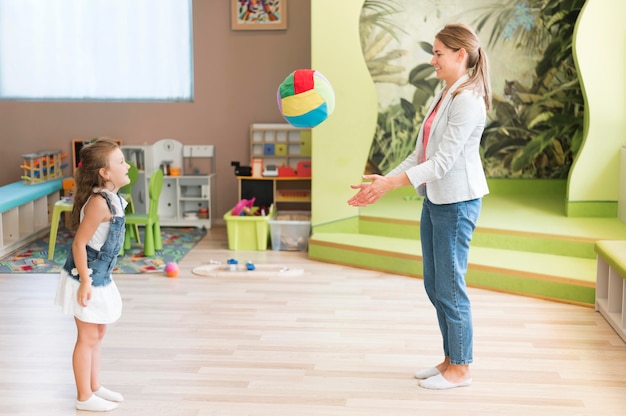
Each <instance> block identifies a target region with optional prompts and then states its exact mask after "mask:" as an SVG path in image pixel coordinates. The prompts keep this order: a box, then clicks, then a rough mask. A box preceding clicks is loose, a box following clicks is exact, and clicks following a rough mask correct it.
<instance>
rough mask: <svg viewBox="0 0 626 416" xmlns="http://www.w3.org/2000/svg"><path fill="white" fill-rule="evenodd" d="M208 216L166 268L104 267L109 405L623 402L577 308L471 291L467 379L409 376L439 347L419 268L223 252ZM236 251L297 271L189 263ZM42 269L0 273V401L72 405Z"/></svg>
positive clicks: (71, 334)
mask: <svg viewBox="0 0 626 416" xmlns="http://www.w3.org/2000/svg"><path fill="white" fill-rule="evenodd" d="M225 235H226V234H225V229H224V228H214V229H212V230H210V231H209V233H208V234H207V236H206V237H205V239H204V240H203V241H202V242H200V243H199V244H198V246H196V248H194V249H193V250H192V251H191V252H190V253H189V254H188V255H187V256H186V257H185V258H184V259H183V261H181V263H180V266H181V275H180V276H179V277H178V278H166V277H165V276H163V275H157V274H148V275H119V276H118V275H116V282H117V284H118V286H119V288H120V291H121V292H122V296H123V299H124V305H125V309H124V313H123V316H122V318H121V319H120V320H119V321H118V322H117V323H115V324H113V325H111V326H110V327H109V332H108V334H107V336H106V338H105V343H104V351H103V359H104V360H103V369H102V379H103V382H104V383H105V385H107V386H108V387H109V388H111V389H115V390H118V391H120V392H122V393H123V394H124V395H125V398H126V401H125V402H124V403H122V404H121V405H120V407H119V408H118V409H117V410H115V411H114V412H112V413H113V414H116V415H118V416H122V415H132V416H138V415H139V416H140V415H150V416H157V415H180V416H192V415H193V416H196V415H198V416H200V415H202V416H217V415H224V416H226V415H228V416H240V415H255V416H265V415H267V416H270V415H271V416H287V415H289V416H291V415H298V416H303V415H304V416H308V415H311V416H312V415H315V416H318V415H319V416H321V415H324V416H329V415H330V416H332V415H338V416H347V415H351V416H352V415H354V416H356V415H358V416H367V415H375V416H381V415H394V416H404V415H407V416H408V415H411V416H414V415H499V416H502V415H505V416H514V415H524V416H527V415H533V416H538V415H568V416H570V415H623V414H626V410H625V409H626V345H625V344H624V342H623V341H622V340H621V339H620V338H619V337H618V336H617V335H616V334H615V332H613V330H612V329H611V328H610V327H609V325H608V324H607V323H606V322H605V321H604V319H603V318H602V317H601V316H600V315H599V314H598V313H597V312H595V311H594V310H593V309H592V308H589V307H582V306H574V305H568V304H563V303H555V302H550V301H545V300H540V299H533V298H528V297H520V296H515V295H508V294H502V293H496V292H489V291H486V290H479V289H470V296H471V299H472V302H473V312H474V323H475V344H474V354H475V361H474V364H473V365H472V373H473V379H474V384H473V385H472V386H471V387H467V388H460V389H455V390H449V391H429V390H425V389H422V388H420V387H418V385H417V382H416V380H415V379H413V377H412V373H413V372H414V371H415V370H417V369H419V368H421V367H424V366H430V365H433V364H435V363H437V362H438V361H439V360H440V359H441V341H440V336H439V331H438V328H437V325H436V321H435V315H434V312H433V309H432V307H431V305H430V304H429V302H428V300H427V298H426V295H425V293H424V289H423V286H422V280H420V279H418V278H411V277H404V276H396V275H390V274H384V273H380V272H373V271H367V270H357V269H352V268H348V267H343V266H338V265H333V264H326V263H319V262H313V261H310V260H308V259H307V258H306V255H305V253H302V252H275V251H271V250H268V251H262V252H238V253H234V252H230V251H228V250H227V244H226V236H225ZM230 257H235V258H237V259H238V260H239V261H244V262H245V261H247V260H252V261H254V262H256V263H257V264H261V263H270V264H283V265H286V266H288V267H290V268H303V269H304V273H303V274H302V275H300V276H291V277H290V276H281V275H279V274H276V275H273V276H271V277H258V276H239V275H233V276H227V277H218V278H211V277H198V276H195V275H193V274H192V273H191V270H192V269H193V268H194V267H196V266H199V265H202V264H208V263H209V262H210V261H211V260H215V261H222V262H225V261H226V260H227V259H228V258H230ZM56 283H57V276H56V275H53V274H48V275H41V274H40V275H18V274H14V275H0V298H1V299H2V302H1V303H0V414H1V415H29V416H35V415H46V416H60V415H69V414H83V413H82V412H76V411H75V410H74V408H73V404H74V398H75V388H74V382H73V376H72V368H71V361H70V358H71V353H72V348H73V343H74V340H75V326H74V323H73V320H72V318H71V317H69V316H65V315H63V314H62V313H61V311H60V310H59V309H58V308H57V307H55V306H54V305H53V297H54V293H55V288H56Z"/></svg>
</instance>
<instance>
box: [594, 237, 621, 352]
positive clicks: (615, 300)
mask: <svg viewBox="0 0 626 416" xmlns="http://www.w3.org/2000/svg"><path fill="white" fill-rule="evenodd" d="M595 249H596V253H597V254H598V263H597V272H596V310H597V311H598V312H600V314H601V315H602V316H603V317H604V319H606V321H607V322H608V323H609V324H610V325H611V326H612V327H613V329H614V330H615V332H617V334H618V335H619V336H620V337H622V339H623V340H624V342H626V260H625V259H624V253H626V241H598V242H597V243H596V247H595Z"/></svg>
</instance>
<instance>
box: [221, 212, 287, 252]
mask: <svg viewBox="0 0 626 416" xmlns="http://www.w3.org/2000/svg"><path fill="white" fill-rule="evenodd" d="M258 209H259V207H252V212H256V211H257V210H258ZM274 214H275V213H274V212H270V214H269V215H265V216H260V215H258V216H257V215H254V216H252V215H249V216H248V215H247V216H239V215H232V209H231V210H230V211H228V212H227V213H226V214H224V221H226V233H227V234H228V249H229V250H267V243H268V240H269V238H270V234H269V224H268V221H269V220H270V218H273V217H274Z"/></svg>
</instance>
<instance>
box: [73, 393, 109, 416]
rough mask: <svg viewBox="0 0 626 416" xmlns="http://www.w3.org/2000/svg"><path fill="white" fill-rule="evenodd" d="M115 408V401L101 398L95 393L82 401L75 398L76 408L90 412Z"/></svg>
mask: <svg viewBox="0 0 626 416" xmlns="http://www.w3.org/2000/svg"><path fill="white" fill-rule="evenodd" d="M115 408H117V403H113V402H110V401H108V400H105V399H101V398H100V397H98V396H96V395H95V394H92V395H91V397H90V398H88V399H87V400H85V401H84V402H81V401H80V400H76V409H78V410H87V411H90V412H108V411H109V410H113V409H115Z"/></svg>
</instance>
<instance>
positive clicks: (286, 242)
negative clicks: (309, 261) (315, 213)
mask: <svg viewBox="0 0 626 416" xmlns="http://www.w3.org/2000/svg"><path fill="white" fill-rule="evenodd" d="M268 222H269V226H270V239H271V241H272V249H273V250H276V251H279V250H283V251H306V250H307V249H308V247H309V235H310V234H311V213H310V212H309V211H280V212H278V214H277V215H276V216H275V217H274V218H272V219H270V220H269V221H268Z"/></svg>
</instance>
